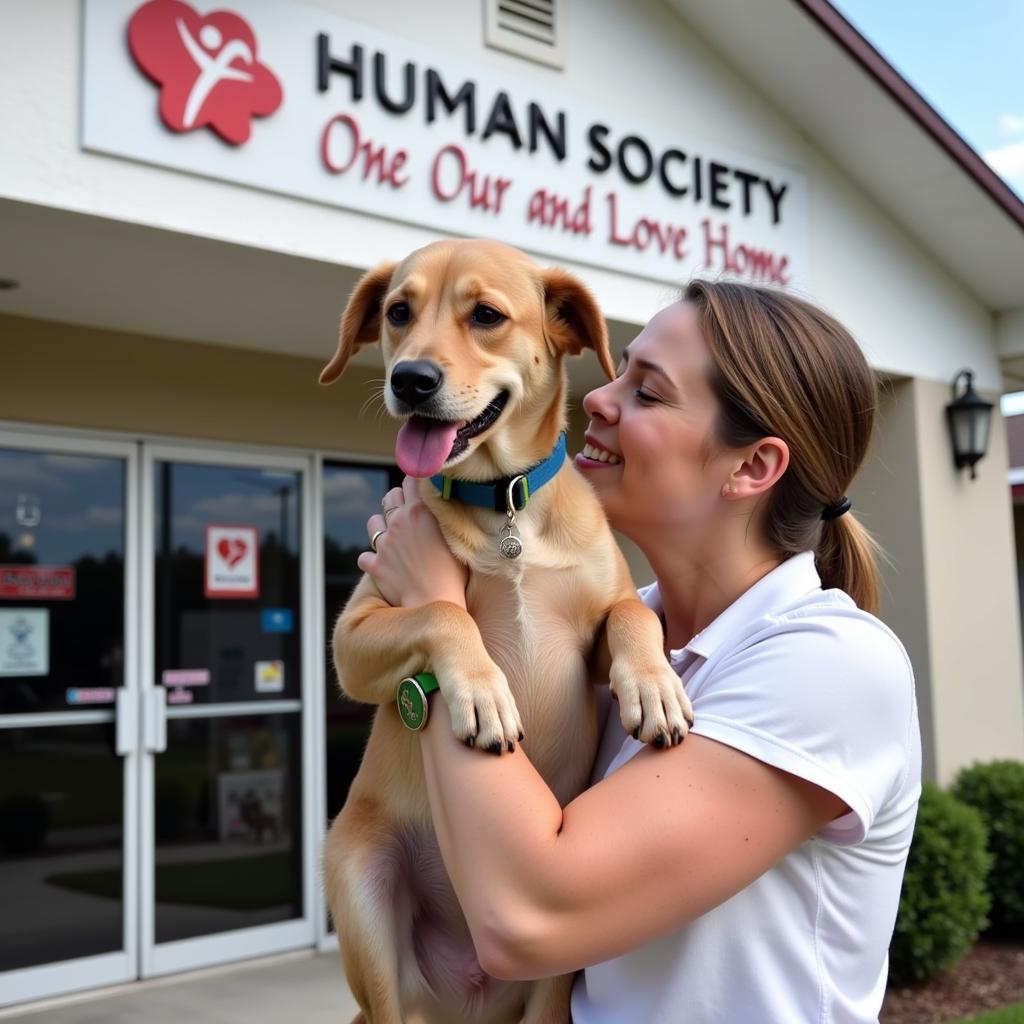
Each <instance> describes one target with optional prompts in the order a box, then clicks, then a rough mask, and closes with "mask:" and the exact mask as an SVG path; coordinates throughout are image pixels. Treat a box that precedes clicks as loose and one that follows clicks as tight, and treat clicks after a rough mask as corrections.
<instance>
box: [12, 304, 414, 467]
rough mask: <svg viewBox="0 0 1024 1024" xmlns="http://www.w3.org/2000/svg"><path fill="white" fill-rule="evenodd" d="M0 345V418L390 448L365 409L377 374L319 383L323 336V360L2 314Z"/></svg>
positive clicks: (385, 428) (388, 425) (360, 371)
mask: <svg viewBox="0 0 1024 1024" xmlns="http://www.w3.org/2000/svg"><path fill="white" fill-rule="evenodd" d="M0 338H3V339H4V345H3V347H4V350H5V353H6V355H5V359H4V368H3V373H0V420H7V421H17V422H26V423H47V424H57V425H61V426H75V427H87V428H93V429H98V430H118V431H127V432H129V433H131V434H134V435H138V434H159V435H167V436H169V437H179V438H202V439H204V440H215V441H227V442H237V443H255V444H260V445H282V446H286V447H297V448H306V449H321V450H326V451H332V452H339V453H361V454H364V455H380V456H384V457H386V458H389V459H390V458H391V457H392V455H393V452H394V432H395V427H394V425H393V423H392V422H391V421H390V420H388V419H387V418H386V417H383V418H382V417H381V416H379V415H378V410H379V409H380V406H379V404H378V403H375V402H373V401H369V403H368V400H369V399H371V396H372V395H373V393H374V390H373V389H374V387H375V386H379V381H378V384H376V385H375V384H374V382H373V381H374V379H375V378H380V376H381V373H380V371H374V370H367V369H364V368H363V367H358V366H353V367H350V368H349V370H348V371H347V372H346V374H345V376H344V377H342V379H341V380H340V381H339V382H338V383H336V384H334V385H333V386H331V387H326V388H325V387H321V386H320V385H319V384H318V383H317V376H318V375H319V373H320V369H321V366H322V365H323V362H326V360H327V358H328V356H329V355H330V352H329V351H328V349H329V348H330V347H331V345H332V340H331V339H329V338H328V339H325V342H324V349H325V352H324V360H323V362H321V361H320V360H314V359H308V358H304V357H295V356H285V355H277V354H271V353H264V352H251V351H246V350H242V349H235V348H224V347H221V346H217V345H203V344H198V343H195V342H182V341H169V340H167V339H164V338H152V337H145V336H142V335H134V334H118V333H115V332H112V331H104V330H98V329H93V328H84V327H72V326H69V325H66V324H57V323H49V322H46V321H41V320H25V319H20V318H17V317H0ZM367 403H368V404H367ZM364 406H365V408H364Z"/></svg>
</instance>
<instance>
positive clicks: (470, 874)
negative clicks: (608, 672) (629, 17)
mask: <svg viewBox="0 0 1024 1024" xmlns="http://www.w3.org/2000/svg"><path fill="white" fill-rule="evenodd" d="M421 744H422V750H423V764H424V769H425V772H426V781H427V792H428V794H429V798H430V807H431V811H432V813H433V820H434V827H435V829H436V831H437V837H438V841H439V843H440V846H441V853H442V856H443V857H444V861H445V864H446V866H447V868H448V872H449V875H450V876H451V879H452V884H453V885H454V887H455V892H456V895H457V896H458V898H459V903H460V904H461V906H462V910H463V913H464V914H465V915H466V920H467V922H468V923H469V927H470V931H471V933H472V935H473V941H474V944H475V945H476V949H477V955H478V956H479V957H480V961H481V963H482V965H483V966H484V969H485V970H488V971H489V973H492V974H496V975H498V976H502V975H503V973H506V972H507V970H514V967H513V965H512V964H510V963H509V961H510V959H511V960H515V959H516V957H517V953H516V944H517V943H519V942H529V941H530V936H531V935H535V934H537V933H538V931H541V930H543V921H542V920H541V919H542V918H543V916H544V913H545V910H546V909H547V906H548V904H549V902H550V893H551V891H552V890H553V889H557V875H558V871H559V869H560V867H561V866H562V865H560V863H559V853H560V851H559V849H558V836H559V832H560V830H561V827H562V809H561V807H560V806H559V804H558V800H557V799H556V798H555V795H554V794H553V793H552V792H551V790H550V789H549V788H548V786H547V784H546V783H545V782H544V780H543V779H542V778H541V776H540V775H539V773H538V772H537V770H536V769H535V768H534V767H533V765H532V764H531V763H530V761H529V759H528V758H527V757H526V756H525V754H523V752H522V749H521V748H517V749H516V751H515V753H512V754H508V753H503V754H501V755H494V754H488V753H484V752H483V751H480V750H472V749H469V748H468V747H466V746H464V745H463V744H462V743H461V742H459V741H458V740H457V739H456V738H455V736H454V735H453V734H452V730H451V722H450V718H449V715H448V709H447V707H446V706H445V703H444V700H443V699H442V698H441V695H440V694H436V695H435V696H434V697H433V698H432V702H431V711H430V725H429V727H428V728H427V729H426V730H424V732H423V733H422V735H421Z"/></svg>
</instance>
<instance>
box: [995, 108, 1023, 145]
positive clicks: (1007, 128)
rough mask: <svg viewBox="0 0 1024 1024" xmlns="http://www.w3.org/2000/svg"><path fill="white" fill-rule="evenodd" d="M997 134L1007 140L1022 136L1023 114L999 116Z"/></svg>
mask: <svg viewBox="0 0 1024 1024" xmlns="http://www.w3.org/2000/svg"><path fill="white" fill-rule="evenodd" d="M999 134H1000V135H1002V136H1003V137H1004V138H1007V139H1012V138H1015V137H1016V136H1018V135H1024V114H1000V115H999Z"/></svg>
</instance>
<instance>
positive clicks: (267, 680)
mask: <svg viewBox="0 0 1024 1024" xmlns="http://www.w3.org/2000/svg"><path fill="white" fill-rule="evenodd" d="M283 690H284V662H283V661H257V662H256V692H257V693H281V692H282V691H283Z"/></svg>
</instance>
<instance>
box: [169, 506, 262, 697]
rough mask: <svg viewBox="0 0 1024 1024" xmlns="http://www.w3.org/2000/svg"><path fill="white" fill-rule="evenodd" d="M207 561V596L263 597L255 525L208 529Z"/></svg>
mask: <svg viewBox="0 0 1024 1024" xmlns="http://www.w3.org/2000/svg"><path fill="white" fill-rule="evenodd" d="M204 562H205V569H204V573H203V576H204V579H205V586H204V593H205V595H206V596H207V597H234V598H252V597H259V596H260V541H259V531H258V530H257V529H256V527H255V526H207V527H206V557H205V559H204ZM178 685H180V684H178Z"/></svg>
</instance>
